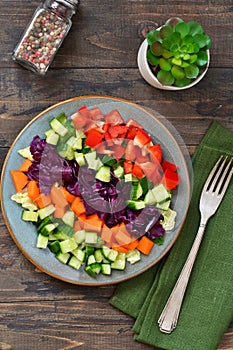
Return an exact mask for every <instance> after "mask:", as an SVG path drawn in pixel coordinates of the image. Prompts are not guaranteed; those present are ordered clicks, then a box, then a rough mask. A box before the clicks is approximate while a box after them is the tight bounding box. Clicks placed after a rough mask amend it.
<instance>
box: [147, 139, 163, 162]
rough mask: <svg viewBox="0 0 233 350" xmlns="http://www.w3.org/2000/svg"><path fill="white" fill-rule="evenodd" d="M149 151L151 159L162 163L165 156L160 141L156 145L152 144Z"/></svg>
mask: <svg viewBox="0 0 233 350" xmlns="http://www.w3.org/2000/svg"><path fill="white" fill-rule="evenodd" d="M148 151H149V153H150V157H151V161H152V162H159V163H161V161H162V157H163V153H162V148H161V146H160V144H159V143H158V144H156V145H153V146H150V147H149V148H148Z"/></svg>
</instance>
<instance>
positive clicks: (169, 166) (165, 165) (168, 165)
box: [162, 160, 178, 171]
mask: <svg viewBox="0 0 233 350" xmlns="http://www.w3.org/2000/svg"><path fill="white" fill-rule="evenodd" d="M177 168H178V167H177V165H176V164H174V163H170V162H168V161H167V160H163V161H162V169H163V171H165V170H166V169H170V170H172V171H176V170H177Z"/></svg>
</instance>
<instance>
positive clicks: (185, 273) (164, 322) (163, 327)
mask: <svg viewBox="0 0 233 350" xmlns="http://www.w3.org/2000/svg"><path fill="white" fill-rule="evenodd" d="M205 226H206V222H201V223H200V226H199V229H198V232H197V235H196V238H195V240H194V242H193V245H192V248H191V250H190V252H189V255H188V257H187V260H186V262H185V264H184V266H183V268H182V271H181V273H180V275H179V278H178V280H177V282H176V284H175V286H174V288H173V290H172V292H171V294H170V297H169V299H168V301H167V303H166V305H165V307H164V309H163V311H162V313H161V315H160V318H159V320H158V324H159V329H160V331H161V332H163V333H169V334H170V333H171V332H172V331H173V330H174V329H175V328H176V325H177V321H178V317H179V313H180V309H181V305H182V302H183V299H184V294H185V290H186V287H187V285H188V281H189V277H190V274H191V271H192V267H193V264H194V262H195V259H196V256H197V252H198V249H199V246H200V244H201V240H202V237H203V234H204V231H205Z"/></svg>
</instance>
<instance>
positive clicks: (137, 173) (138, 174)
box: [132, 163, 144, 179]
mask: <svg viewBox="0 0 233 350" xmlns="http://www.w3.org/2000/svg"><path fill="white" fill-rule="evenodd" d="M132 174H133V175H134V176H136V177H138V178H139V179H141V178H142V177H143V176H144V173H143V171H142V168H141V167H140V165H138V164H136V163H135V164H134V165H133V169H132Z"/></svg>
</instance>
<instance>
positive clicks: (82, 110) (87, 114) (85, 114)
mask: <svg viewBox="0 0 233 350" xmlns="http://www.w3.org/2000/svg"><path fill="white" fill-rule="evenodd" d="M78 112H79V113H80V114H81V115H82V116H83V117H85V118H88V119H91V114H90V111H89V109H88V108H87V106H82V107H80V108H79V109H78Z"/></svg>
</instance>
